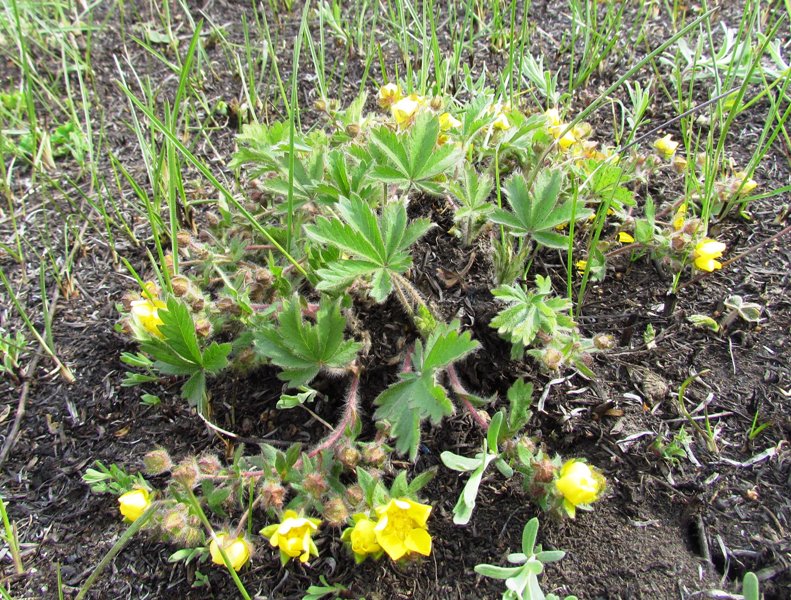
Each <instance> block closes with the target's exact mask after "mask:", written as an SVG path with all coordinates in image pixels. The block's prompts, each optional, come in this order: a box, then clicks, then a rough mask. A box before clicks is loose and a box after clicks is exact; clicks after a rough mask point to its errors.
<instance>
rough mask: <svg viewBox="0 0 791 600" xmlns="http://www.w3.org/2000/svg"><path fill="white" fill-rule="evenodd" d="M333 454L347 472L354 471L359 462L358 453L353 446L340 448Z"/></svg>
mask: <svg viewBox="0 0 791 600" xmlns="http://www.w3.org/2000/svg"><path fill="white" fill-rule="evenodd" d="M335 454H336V456H337V458H338V460H339V461H340V463H341V464H342V465H343V466H344V467H345V468H346V469H348V470H349V471H354V470H355V469H356V468H357V464H358V463H359V462H360V451H359V450H358V449H357V448H355V447H354V446H342V447H341V448H338V450H337V451H336V452H335Z"/></svg>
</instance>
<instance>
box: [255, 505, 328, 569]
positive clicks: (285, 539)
mask: <svg viewBox="0 0 791 600" xmlns="http://www.w3.org/2000/svg"><path fill="white" fill-rule="evenodd" d="M320 524H321V521H320V520H319V519H312V518H307V517H300V516H299V515H298V514H297V513H296V512H295V511H293V510H287V511H286V512H284V513H283V520H282V521H281V522H280V523H275V524H274V525H269V526H267V527H264V528H263V529H262V530H261V535H262V536H264V537H265V538H267V539H268V540H269V543H270V544H272V546H273V547H276V548H280V562H281V563H283V564H286V563H287V562H288V561H289V560H290V559H292V558H296V557H299V560H300V562H303V563H304V562H308V559H309V558H310V557H311V555H312V556H318V555H319V549H318V548H316V543H315V542H314V541H313V537H312V536H313V534H314V533H316V531H317V530H318V528H319V525H320Z"/></svg>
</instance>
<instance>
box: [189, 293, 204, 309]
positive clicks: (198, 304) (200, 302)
mask: <svg viewBox="0 0 791 600" xmlns="http://www.w3.org/2000/svg"><path fill="white" fill-rule="evenodd" d="M205 306H206V300H204V299H203V298H202V297H201V298H195V300H193V301H192V302H190V308H191V309H192V312H196V313H197V312H200V311H202V310H203V308H204V307H205Z"/></svg>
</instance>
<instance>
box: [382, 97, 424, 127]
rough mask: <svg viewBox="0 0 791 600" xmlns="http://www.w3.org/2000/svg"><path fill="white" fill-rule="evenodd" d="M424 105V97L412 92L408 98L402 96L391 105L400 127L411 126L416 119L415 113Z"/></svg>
mask: <svg viewBox="0 0 791 600" xmlns="http://www.w3.org/2000/svg"><path fill="white" fill-rule="evenodd" d="M422 105H423V98H421V97H420V96H418V95H417V94H410V95H409V96H407V97H406V98H401V99H400V100H399V101H398V102H396V103H395V104H393V105H392V106H391V107H390V111H391V112H392V113H393V118H394V119H395V122H396V123H397V124H398V126H399V127H402V128H406V127H409V126H410V125H411V124H412V122H413V121H414V120H415V115H416V114H417V111H418V110H419V109H420V107H421V106H422Z"/></svg>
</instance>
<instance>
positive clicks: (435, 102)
mask: <svg viewBox="0 0 791 600" xmlns="http://www.w3.org/2000/svg"><path fill="white" fill-rule="evenodd" d="M443 104H444V102H443V100H442V96H434V97H433V98H432V99H431V102H429V105H430V106H431V108H432V109H433V110H442V106H443Z"/></svg>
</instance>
